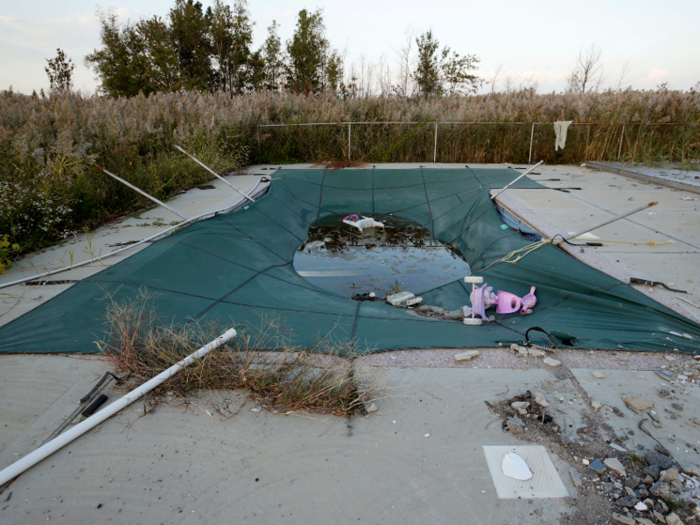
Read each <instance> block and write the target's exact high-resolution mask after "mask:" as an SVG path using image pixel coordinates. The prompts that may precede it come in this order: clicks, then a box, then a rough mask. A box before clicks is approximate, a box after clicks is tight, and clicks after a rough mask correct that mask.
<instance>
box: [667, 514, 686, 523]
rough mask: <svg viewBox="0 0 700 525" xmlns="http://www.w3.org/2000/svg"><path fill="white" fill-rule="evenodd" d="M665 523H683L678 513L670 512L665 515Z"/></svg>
mask: <svg viewBox="0 0 700 525" xmlns="http://www.w3.org/2000/svg"><path fill="white" fill-rule="evenodd" d="M666 525H683V521H682V520H681V519H680V518H679V517H678V514H676V513H675V512H672V513H671V514H669V515H668V516H666Z"/></svg>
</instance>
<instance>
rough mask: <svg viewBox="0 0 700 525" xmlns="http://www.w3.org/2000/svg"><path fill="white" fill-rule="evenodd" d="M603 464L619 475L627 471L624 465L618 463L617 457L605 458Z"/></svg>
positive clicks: (625, 474) (624, 474) (625, 473)
mask: <svg viewBox="0 0 700 525" xmlns="http://www.w3.org/2000/svg"><path fill="white" fill-rule="evenodd" d="M604 463H605V466H606V467H608V468H609V469H610V470H612V471H614V472H616V473H617V474H619V475H620V476H627V471H626V470H625V467H624V466H623V465H622V463H620V460H619V459H617V458H605V461H604Z"/></svg>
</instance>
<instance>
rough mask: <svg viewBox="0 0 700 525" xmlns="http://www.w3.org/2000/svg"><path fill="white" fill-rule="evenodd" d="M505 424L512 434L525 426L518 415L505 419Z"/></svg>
mask: <svg viewBox="0 0 700 525" xmlns="http://www.w3.org/2000/svg"><path fill="white" fill-rule="evenodd" d="M506 426H507V427H508V430H509V431H510V432H511V433H512V434H518V433H520V432H522V431H523V429H524V428H525V423H523V420H522V419H520V418H518V417H512V418H510V419H509V420H508V421H506Z"/></svg>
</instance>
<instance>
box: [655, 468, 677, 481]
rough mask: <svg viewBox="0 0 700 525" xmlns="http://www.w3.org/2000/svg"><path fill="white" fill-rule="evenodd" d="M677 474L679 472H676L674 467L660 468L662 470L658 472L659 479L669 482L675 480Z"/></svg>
mask: <svg viewBox="0 0 700 525" xmlns="http://www.w3.org/2000/svg"><path fill="white" fill-rule="evenodd" d="M678 474H679V472H678V470H677V469H675V468H670V469H667V470H662V471H661V472H660V473H659V479H660V480H661V481H665V482H667V483H670V482H671V481H675V480H677V479H678Z"/></svg>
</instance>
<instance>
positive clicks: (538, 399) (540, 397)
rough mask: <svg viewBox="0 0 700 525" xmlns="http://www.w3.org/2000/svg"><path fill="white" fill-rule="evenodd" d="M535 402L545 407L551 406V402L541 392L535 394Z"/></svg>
mask: <svg viewBox="0 0 700 525" xmlns="http://www.w3.org/2000/svg"><path fill="white" fill-rule="evenodd" d="M535 403H537V404H538V405H540V406H541V407H543V408H547V407H548V406H549V402H548V401H547V400H546V399H545V398H544V396H543V395H542V394H540V393H539V392H537V393H536V394H535Z"/></svg>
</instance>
